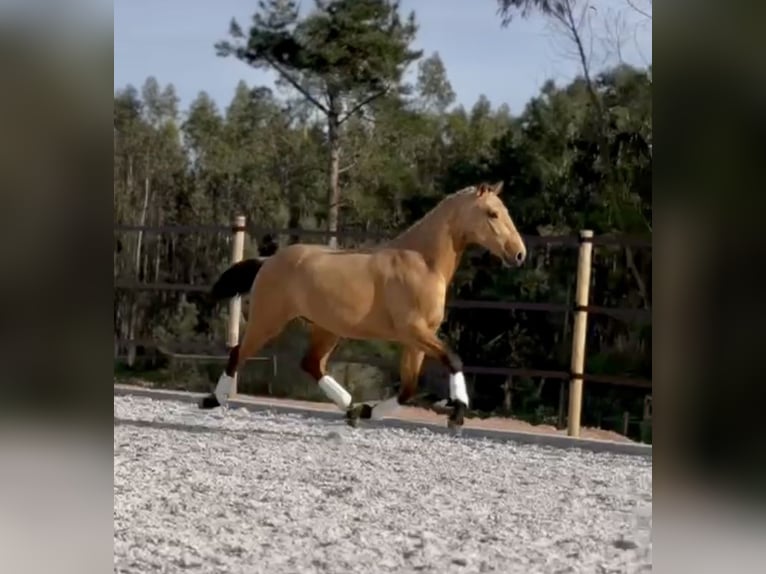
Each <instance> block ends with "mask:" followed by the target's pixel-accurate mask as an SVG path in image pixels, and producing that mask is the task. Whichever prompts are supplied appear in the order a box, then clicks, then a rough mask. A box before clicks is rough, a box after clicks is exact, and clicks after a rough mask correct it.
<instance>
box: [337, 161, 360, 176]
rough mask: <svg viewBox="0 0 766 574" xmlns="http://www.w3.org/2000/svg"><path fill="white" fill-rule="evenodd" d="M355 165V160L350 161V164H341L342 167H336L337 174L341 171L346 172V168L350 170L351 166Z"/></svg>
mask: <svg viewBox="0 0 766 574" xmlns="http://www.w3.org/2000/svg"><path fill="white" fill-rule="evenodd" d="M355 165H356V161H352V162H351V163H350V164H348V165H346V166H343V167H341V168H339V169H338V175H340V174H341V173H345V172H347V171H348V170H350V169H351V168H353V167H354V166H355Z"/></svg>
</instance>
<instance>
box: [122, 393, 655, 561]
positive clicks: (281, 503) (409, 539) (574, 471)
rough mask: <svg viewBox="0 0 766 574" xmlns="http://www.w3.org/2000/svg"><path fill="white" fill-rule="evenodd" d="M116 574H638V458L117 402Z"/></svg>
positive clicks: (641, 550)
mask: <svg viewBox="0 0 766 574" xmlns="http://www.w3.org/2000/svg"><path fill="white" fill-rule="evenodd" d="M114 417H115V427H114V568H115V572H122V573H128V572H131V573H139V572H140V573H152V572H179V571H183V572H227V573H247V574H253V573H259V572H263V573H269V574H280V573H291V574H295V573H311V572H322V573H338V574H345V573H352V572H363V573H365V574H369V573H377V572H381V573H387V572H433V573H446V572H463V573H468V572H501V573H503V574H512V573H524V574H533V573H538V572H540V573H542V572H545V573H554V572H561V573H564V572H593V573H606V572H615V573H617V572H649V571H651V569H652V542H651V527H652V466H651V460H650V459H645V458H641V457H628V456H617V455H610V454H596V453H589V452H584V451H574V450H559V449H553V448H543V447H538V446H531V445H517V444H513V443H505V444H504V443H499V442H493V441H489V440H474V439H466V438H453V437H449V436H446V435H437V434H434V433H431V432H430V431H427V430H423V431H418V432H414V431H407V430H400V429H363V428H359V429H351V428H349V427H347V426H346V425H345V424H344V423H343V422H342V420H340V415H339V420H338V422H337V423H334V422H329V421H323V420H318V419H313V420H312V419H307V418H303V417H300V416H292V415H285V414H278V415H277V414H269V413H253V412H247V411H245V410H244V409H243V410H241V411H232V410H228V411H224V410H221V409H218V410H217V411H215V412H210V411H199V410H198V409H197V408H196V406H195V405H192V404H185V403H176V402H170V401H156V400H152V399H147V398H137V397H115V399H114Z"/></svg>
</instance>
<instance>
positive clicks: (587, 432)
mask: <svg viewBox="0 0 766 574" xmlns="http://www.w3.org/2000/svg"><path fill="white" fill-rule="evenodd" d="M125 382H127V381H125ZM129 384H136V385H138V386H142V387H146V388H154V387H155V385H153V384H151V383H147V382H145V381H137V380H131V381H130V382H129ZM237 399H240V400H248V401H250V400H252V401H253V402H255V403H257V404H262V405H269V404H273V405H275V406H279V405H281V406H286V407H289V406H295V407H299V408H304V409H309V410H311V409H313V410H318V411H333V410H336V407H335V406H334V405H332V404H330V403H320V402H313V401H301V400H295V399H282V398H273V397H262V396H251V395H238V396H237ZM392 418H396V419H400V420H404V421H411V422H422V423H430V424H445V417H444V415H441V414H438V413H435V412H433V411H430V410H426V409H423V408H419V407H402V408H401V409H400V410H399V411H398V412H397V415H396V417H392ZM465 428H475V429H487V430H500V431H518V432H527V433H538V434H558V435H562V436H565V435H566V434H567V431H566V429H564V430H557V429H556V427H554V426H552V425H533V424H530V423H528V422H526V421H520V420H517V419H514V418H508V417H490V418H486V419H479V418H466V419H465ZM580 437H581V438H586V439H595V440H609V441H614V442H635V441H633V440H631V439H629V438H628V437H625V436H623V435H621V434H619V433H617V432H614V431H611V430H604V429H599V428H592V427H581V429H580Z"/></svg>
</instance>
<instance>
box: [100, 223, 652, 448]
mask: <svg viewBox="0 0 766 574" xmlns="http://www.w3.org/2000/svg"><path fill="white" fill-rule="evenodd" d="M114 230H115V232H138V231H143V232H144V233H170V234H173V233H175V234H184V233H206V234H208V233H228V234H231V237H232V241H231V258H230V262H231V263H236V262H238V261H241V260H242V258H243V257H244V245H245V233H246V232H248V233H250V234H252V235H258V236H263V235H266V234H272V235H300V236H309V237H326V236H328V234H329V232H327V231H323V230H307V229H270V228H264V227H256V226H247V224H246V220H245V217H244V216H237V217H235V218H234V220H233V222H232V224H231V225H230V226H225V225H181V226H178V225H177V226H172V225H159V226H139V225H122V224H119V225H115V226H114ZM334 235H335V236H336V237H338V238H339V239H340V238H344V237H346V238H355V239H361V240H386V239H390V238H391V237H393V234H391V233H387V234H384V233H375V232H363V231H349V230H346V231H338V232H336V233H334ZM524 240H525V242H527V244H528V245H531V246H534V245H563V246H577V247H579V256H578V265H577V291H576V297H575V299H576V302H575V305H574V306H573V307H572V306H569V305H565V304H562V303H530V302H522V301H476V300H463V299H457V300H452V301H449V302H448V303H447V307H448V308H454V309H489V310H505V311H514V310H520V311H533V312H547V313H566V312H568V311H572V312H573V314H574V330H573V337H572V354H571V365H570V371H569V372H566V371H546V370H536V369H523V368H510V367H486V366H466V367H465V372H466V373H467V374H485V375H503V376H506V377H544V378H547V379H558V380H561V381H569V389H570V392H569V407H568V427H567V432H568V434H569V435H570V436H579V434H580V414H581V412H582V393H583V382H584V381H588V382H591V383H601V384H612V385H620V386H629V387H636V388H644V389H651V387H652V383H651V381H650V380H645V379H637V378H631V377H617V376H611V375H589V374H587V373H585V372H584V364H585V356H586V355H585V342H586V333H587V322H588V316H589V315H597V314H599V315H607V316H611V317H615V318H619V319H623V320H629V321H631V320H632V321H637V322H650V321H651V311H650V310H647V309H621V308H611V307H600V306H596V305H590V304H589V302H588V301H589V287H590V272H591V253H592V249H593V246H594V245H613V246H632V247H651V239H648V238H646V237H633V236H614V235H602V236H594V235H593V232H592V231H590V230H583V231H581V232H580V235H579V237H578V236H570V235H559V236H525V237H524ZM114 287H115V289H122V290H129V291H180V292H209V290H210V287H211V286H210V285H188V284H176V283H140V282H137V281H130V280H124V279H119V278H116V279H115V282H114ZM240 306H241V298H240V297H234V298H233V299H232V300H231V301H230V303H229V324H228V329H227V341H226V344H227V346H228V347H231V346H234V345H236V344H237V343H238V342H239V318H240V314H241V307H240ZM115 343H117V344H131V345H143V346H148V347H157V348H161V347H162V346H161V345H158V344H157V343H156V342H152V341H140V340H132V339H116V340H115ZM195 345H196V348H195V349H192V347H195ZM165 347H166V349H167V348H170V349H171V351H170V352H172V353H177V354H181V348H186V350H187V351H188V350H192V353H194V352H196V353H200V352H203V353H204V352H208V353H209V352H210V351H211V350H214V349H215V350H217V352H218V353H220V352H221V347H220V346H215V345H211V344H202V345H199V344H191V343H186V344H184V343H180V344H179V343H175V344H174V345H166V346H165ZM179 347H180V348H179ZM185 356H186V357H193V358H195V359H204V358H208V359H214V358H219V356H220V355H213V354H206V355H203V354H187V355H185ZM364 362H365V363H368V364H371V365H375V364H376V363H380V362H381V361H380V360H379V359H376V358H374V357H369V358H365V359H364ZM234 392H236V383H235V388H234ZM626 424H627V423H626Z"/></svg>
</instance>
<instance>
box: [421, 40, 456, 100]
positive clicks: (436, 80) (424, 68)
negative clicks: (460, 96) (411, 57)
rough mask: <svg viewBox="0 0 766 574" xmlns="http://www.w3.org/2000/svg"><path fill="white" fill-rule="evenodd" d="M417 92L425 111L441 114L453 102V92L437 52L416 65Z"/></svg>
mask: <svg viewBox="0 0 766 574" xmlns="http://www.w3.org/2000/svg"><path fill="white" fill-rule="evenodd" d="M417 92H418V95H419V96H420V99H421V100H422V102H423V106H424V108H425V109H426V110H428V111H431V112H433V113H435V114H443V113H444V112H445V111H446V110H447V108H448V107H449V106H451V105H452V103H453V102H454V101H455V91H454V90H453V89H452V84H450V81H449V79H448V78H447V70H446V69H445V68H444V63H443V62H442V59H441V57H440V56H439V53H438V52H434V53H433V54H431V56H429V57H428V58H426V59H425V60H422V61H421V62H420V63H419V64H418V80H417Z"/></svg>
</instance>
